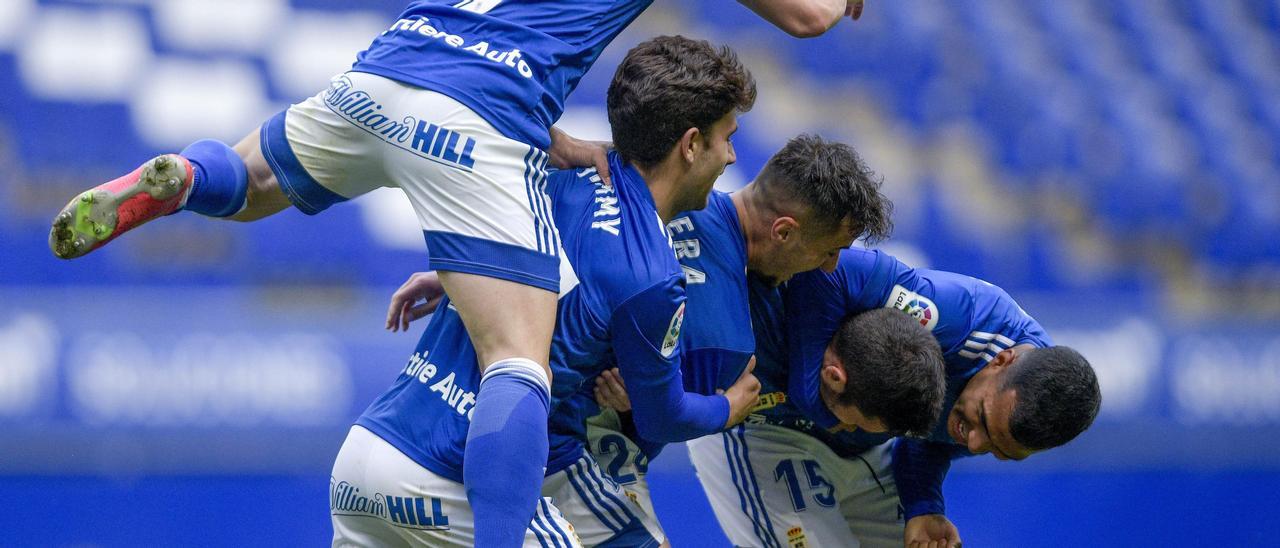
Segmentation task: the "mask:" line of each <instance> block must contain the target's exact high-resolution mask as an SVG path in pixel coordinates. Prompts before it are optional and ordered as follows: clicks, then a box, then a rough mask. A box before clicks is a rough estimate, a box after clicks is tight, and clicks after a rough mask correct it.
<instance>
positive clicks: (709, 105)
mask: <svg viewBox="0 0 1280 548" xmlns="http://www.w3.org/2000/svg"><path fill="white" fill-rule="evenodd" d="M755 101H756V82H755V79H754V78H752V77H751V73H750V72H748V71H747V69H746V68H745V67H743V66H742V63H740V62H738V56H737V54H735V53H734V52H733V50H731V49H729V48H728V47H727V46H722V47H720V48H719V49H716V48H714V47H712V46H711V44H710V43H708V42H707V41H706V40H692V39H689V38H685V37H683V36H659V37H657V38H653V39H651V40H647V41H645V42H642V43H641V44H640V45H638V46H636V47H634V48H631V51H629V52H627V56H626V58H624V59H623V60H622V64H620V65H618V70H617V72H614V74H613V82H612V83H610V84H609V96H608V109H609V125H610V126H611V128H612V131H613V146H614V147H616V148H617V150H618V153H620V154H621V155H622V157H623V159H625V160H627V161H628V162H631V163H634V164H636V165H638V166H640V167H652V166H654V165H657V164H658V163H659V162H661V161H662V160H663V159H664V158H666V157H667V155H668V154H670V153H671V148H672V147H674V146H676V143H678V142H679V141H680V138H681V136H683V135H684V133H685V132H686V131H688V130H689V128H695V127H696V128H698V129H699V130H701V131H703V132H706V131H708V130H709V128H710V127H711V125H712V124H714V123H716V121H717V120H720V119H721V118H724V117H725V115H727V114H729V113H730V112H734V111H737V112H746V111H748V110H751V107H752V106H753V105H755Z"/></svg>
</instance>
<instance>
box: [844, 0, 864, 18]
mask: <svg viewBox="0 0 1280 548" xmlns="http://www.w3.org/2000/svg"><path fill="white" fill-rule="evenodd" d="M862 5H863V0H849V5H848V6H846V7H845V8H844V16H845V17H848V18H850V19H853V20H854V21H857V20H858V18H860V17H862Z"/></svg>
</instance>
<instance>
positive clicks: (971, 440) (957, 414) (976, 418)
mask: <svg viewBox="0 0 1280 548" xmlns="http://www.w3.org/2000/svg"><path fill="white" fill-rule="evenodd" d="M1006 371H1007V369H1006V368H1003V367H1002V368H992V367H990V366H988V367H986V368H984V369H983V370H982V371H981V372H979V373H978V374H977V375H974V377H973V378H972V379H970V380H969V383H968V384H967V385H965V388H964V390H963V391H962V392H961V393H960V397H959V398H958V399H957V400H956V404H955V405H954V406H952V407H951V412H950V413H949V414H948V415H947V433H948V434H950V435H951V439H953V440H955V442H956V443H959V444H962V445H964V446H966V447H968V448H969V452H971V453H974V454H983V453H991V454H992V455H994V456H995V457H996V458H997V459H1000V460H1022V459H1025V458H1027V457H1029V456H1031V454H1032V453H1033V451H1031V450H1030V449H1027V448H1026V447H1023V446H1022V444H1019V443H1018V442H1017V441H1015V440H1014V439H1013V434H1011V433H1010V431H1009V419H1010V418H1011V417H1012V415H1013V408H1014V405H1016V404H1017V402H1018V393H1017V392H1015V391H1014V390H1012V389H1004V390H1002V389H1001V386H1002V384H1003V383H1002V382H1001V381H1002V375H1003V374H1004V372H1006Z"/></svg>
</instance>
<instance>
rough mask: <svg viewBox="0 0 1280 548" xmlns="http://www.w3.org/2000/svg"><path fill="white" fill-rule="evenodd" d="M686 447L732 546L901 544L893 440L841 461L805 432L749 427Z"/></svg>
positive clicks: (735, 428) (901, 532)
mask: <svg viewBox="0 0 1280 548" xmlns="http://www.w3.org/2000/svg"><path fill="white" fill-rule="evenodd" d="M688 446H689V457H690V459H691V460H692V461H693V465H694V468H695V469H697V471H698V480H699V481H701V482H702V488H703V489H704V490H705V491H706V493H707V498H708V499H709V500H710V502H711V507H712V508H713V509H714V511H715V514H716V519H717V520H718V521H719V522H720V527H721V528H723V529H724V532H725V535H726V536H728V537H729V540H730V542H732V543H733V544H734V545H735V546H757V547H763V548H783V547H788V548H793V547H796V546H853V547H856V546H867V547H886V548H888V547H894V548H901V546H902V538H903V527H904V523H903V521H902V517H901V516H902V514H901V512H900V509H899V504H898V490H897V487H896V486H895V484H894V482H893V471H892V462H891V458H892V451H891V449H892V447H893V442H892V441H889V442H886V443H884V444H881V445H879V446H876V447H874V448H871V449H869V450H867V451H866V452H864V453H862V454H861V455H858V456H857V457H855V458H851V459H843V458H840V457H838V456H836V454H835V452H833V451H832V450H831V448H830V447H827V445H826V444H823V443H822V442H820V441H818V440H817V439H816V438H814V437H812V436H809V435H807V434H803V433H801V432H797V431H795V430H791V429H788V428H782V427H778V426H772V425H756V424H744V425H738V426H736V427H733V428H732V429H730V430H728V431H726V432H722V433H720V434H714V435H711V436H706V437H703V438H699V439H696V440H693V441H690V442H689V443H688Z"/></svg>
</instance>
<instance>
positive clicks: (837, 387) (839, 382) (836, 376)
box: [821, 348, 849, 394]
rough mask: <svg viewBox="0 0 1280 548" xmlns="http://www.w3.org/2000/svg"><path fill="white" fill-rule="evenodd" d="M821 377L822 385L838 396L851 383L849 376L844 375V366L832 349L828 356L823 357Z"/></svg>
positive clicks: (828, 351) (828, 350) (829, 350)
mask: <svg viewBox="0 0 1280 548" xmlns="http://www.w3.org/2000/svg"><path fill="white" fill-rule="evenodd" d="M821 375H822V384H824V385H826V386H827V388H830V389H831V390H832V391H833V392H834V393H836V394H840V393H842V392H844V385H845V383H846V382H848V381H849V378H848V376H846V375H845V373H844V366H843V365H841V364H840V358H837V357H836V354H835V352H832V351H831V349H830V348H828V349H827V352H826V355H824V356H823V360H822V373H821Z"/></svg>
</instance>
